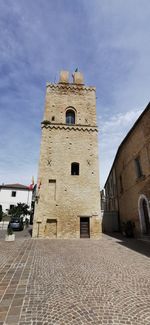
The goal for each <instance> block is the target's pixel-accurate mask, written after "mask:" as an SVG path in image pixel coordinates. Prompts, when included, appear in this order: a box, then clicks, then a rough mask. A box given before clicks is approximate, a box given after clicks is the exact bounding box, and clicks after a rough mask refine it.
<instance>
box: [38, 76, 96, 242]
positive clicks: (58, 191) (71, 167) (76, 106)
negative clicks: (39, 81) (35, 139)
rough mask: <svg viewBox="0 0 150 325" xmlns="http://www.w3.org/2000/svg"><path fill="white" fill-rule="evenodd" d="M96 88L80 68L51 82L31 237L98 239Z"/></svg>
mask: <svg viewBox="0 0 150 325" xmlns="http://www.w3.org/2000/svg"><path fill="white" fill-rule="evenodd" d="M95 98H96V97H95V88H94V87H87V86H84V82H83V76H82V74H81V73H80V72H75V73H74V75H73V83H69V73H68V72H67V71H62V72H61V73H60V81H59V83H58V84H47V90H46V104H45V112H44V120H43V122H42V141H41V151H40V162H39V172H38V186H37V195H36V204H35V216H34V224H33V237H45V238H80V237H90V238H99V235H100V232H101V216H100V190H99V166H98V134H97V132H98V130H97V126H96V99H95Z"/></svg>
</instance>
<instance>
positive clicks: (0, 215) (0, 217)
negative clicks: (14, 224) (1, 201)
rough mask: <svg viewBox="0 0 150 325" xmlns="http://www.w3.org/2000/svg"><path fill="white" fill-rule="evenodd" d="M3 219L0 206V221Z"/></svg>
mask: <svg viewBox="0 0 150 325" xmlns="http://www.w3.org/2000/svg"><path fill="white" fill-rule="evenodd" d="M2 218H3V209H2V206H1V205H0V221H1V220H2Z"/></svg>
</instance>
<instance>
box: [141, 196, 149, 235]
mask: <svg viewBox="0 0 150 325" xmlns="http://www.w3.org/2000/svg"><path fill="white" fill-rule="evenodd" d="M138 209H139V219H140V226H141V233H142V234H143V235H150V208H149V203H148V199H147V197H146V196H145V195H143V194H141V195H140V197H139V201H138Z"/></svg>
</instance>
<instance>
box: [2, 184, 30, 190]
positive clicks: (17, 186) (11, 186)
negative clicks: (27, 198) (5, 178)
mask: <svg viewBox="0 0 150 325" xmlns="http://www.w3.org/2000/svg"><path fill="white" fill-rule="evenodd" d="M0 188H6V189H7V188H9V189H16V190H17V189H18V190H28V191H29V190H30V189H29V186H26V185H22V184H19V183H16V184H2V185H0Z"/></svg>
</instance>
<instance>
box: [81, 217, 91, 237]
mask: <svg viewBox="0 0 150 325" xmlns="http://www.w3.org/2000/svg"><path fill="white" fill-rule="evenodd" d="M80 238H90V218H88V217H81V218H80Z"/></svg>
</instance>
